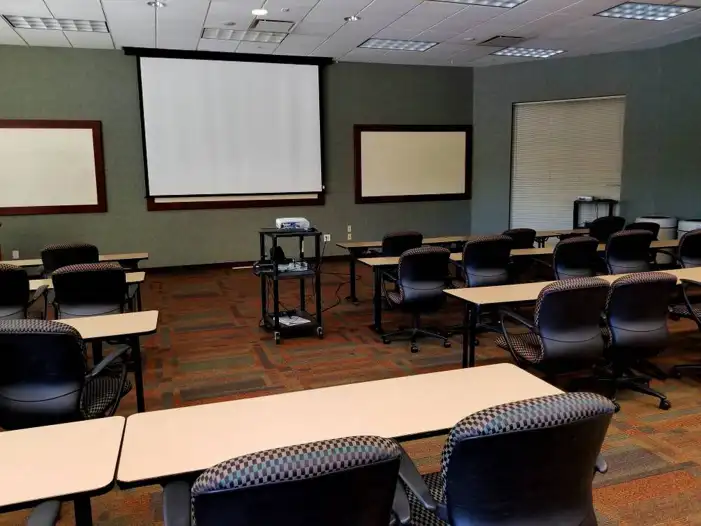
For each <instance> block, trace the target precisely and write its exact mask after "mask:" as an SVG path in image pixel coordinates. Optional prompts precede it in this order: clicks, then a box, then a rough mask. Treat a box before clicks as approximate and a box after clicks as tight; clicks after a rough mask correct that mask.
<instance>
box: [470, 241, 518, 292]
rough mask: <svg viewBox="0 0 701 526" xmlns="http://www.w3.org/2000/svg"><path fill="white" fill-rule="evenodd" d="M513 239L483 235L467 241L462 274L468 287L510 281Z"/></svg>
mask: <svg viewBox="0 0 701 526" xmlns="http://www.w3.org/2000/svg"><path fill="white" fill-rule="evenodd" d="M512 246H513V240H512V239H511V238H510V237H509V236H505V235H500V236H481V237H478V238H475V239H472V240H470V241H468V242H467V243H465V246H464V247H463V250H462V268H461V270H462V276H463V279H464V280H465V286H466V287H491V286H494V285H506V284H508V283H510V275H509V263H510V262H511V256H510V254H511V248H512Z"/></svg>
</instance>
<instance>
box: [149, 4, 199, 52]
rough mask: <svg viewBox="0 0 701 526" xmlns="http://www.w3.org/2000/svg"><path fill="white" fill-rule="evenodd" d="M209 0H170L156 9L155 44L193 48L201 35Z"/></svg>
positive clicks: (166, 46) (170, 47)
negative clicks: (173, 0) (183, 0)
mask: <svg viewBox="0 0 701 526" xmlns="http://www.w3.org/2000/svg"><path fill="white" fill-rule="evenodd" d="M208 9H209V0H187V2H170V3H169V4H168V7H167V8H163V9H158V10H157V11H156V13H157V19H156V23H157V27H156V28H157V31H158V33H157V37H158V40H157V42H156V45H157V46H158V47H159V48H164V49H195V48H196V47H197V43H198V42H199V40H200V36H201V35H202V28H203V27H204V22H205V18H206V17H207V10H208Z"/></svg>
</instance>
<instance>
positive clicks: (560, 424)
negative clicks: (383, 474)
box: [400, 393, 615, 526]
mask: <svg viewBox="0 0 701 526" xmlns="http://www.w3.org/2000/svg"><path fill="white" fill-rule="evenodd" d="M614 409H615V407H614V404H613V403H612V402H611V401H610V400H607V399H606V398H604V397H602V396H599V395H596V394H593V393H563V394H558V395H552V396H545V397H541V398H533V399H531V400H523V401H519V402H512V403H508V404H504V405H499V406H496V407H491V408H489V409H485V410H483V411H479V412H477V413H475V414H473V415H470V416H468V417H467V418H464V419H463V420H461V421H460V422H458V423H457V424H456V425H455V426H454V427H453V428H452V429H451V430H450V433H449V435H448V439H447V440H446V443H445V445H444V447H443V454H442V455H441V470H440V472H438V473H430V474H428V475H424V476H423V477H421V475H419V473H418V471H417V470H416V467H415V466H414V465H413V464H412V463H411V461H410V460H408V458H406V457H403V459H402V460H403V462H402V465H401V469H400V477H401V479H402V482H404V484H405V486H406V488H407V493H408V494H409V500H410V503H411V524H413V525H414V526H439V525H446V524H450V525H452V526H473V525H477V524H479V525H490V526H548V525H552V526H593V525H595V524H596V523H597V522H596V516H595V514H594V507H593V503H592V479H593V474H594V472H596V471H598V472H601V473H604V472H606V471H607V466H606V462H605V461H604V459H603V458H602V457H601V456H600V455H599V452H600V450H601V445H602V444H603V442H604V437H605V436H606V430H607V429H608V426H609V423H610V421H611V416H612V414H613V412H614Z"/></svg>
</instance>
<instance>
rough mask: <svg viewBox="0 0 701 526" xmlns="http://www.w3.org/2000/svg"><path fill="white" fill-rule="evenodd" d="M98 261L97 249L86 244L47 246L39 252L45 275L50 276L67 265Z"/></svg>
mask: <svg viewBox="0 0 701 526" xmlns="http://www.w3.org/2000/svg"><path fill="white" fill-rule="evenodd" d="M99 260H100V254H99V252H98V250H97V247H96V246H95V245H90V244H88V243H62V244H56V245H48V246H46V247H44V249H43V250H42V251H41V262H42V264H43V266H44V274H45V275H50V274H51V273H52V272H54V271H55V270H57V269H59V268H61V267H65V266H68V265H78V264H80V263H97V262H98V261H99Z"/></svg>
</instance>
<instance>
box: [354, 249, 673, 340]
mask: <svg viewBox="0 0 701 526" xmlns="http://www.w3.org/2000/svg"><path fill="white" fill-rule="evenodd" d="M678 244H679V240H678V239H664V240H660V241H653V242H652V243H651V244H650V248H657V249H660V248H674V247H676V246H678ZM554 250H555V247H537V248H517V249H513V250H512V251H511V256H512V257H536V256H548V255H550V256H552V254H553V251H554ZM605 250H606V245H605V244H604V243H601V244H600V245H599V247H598V251H599V252H604V251H605ZM450 259H451V261H453V262H454V263H460V262H462V252H453V253H451V254H450ZM358 262H359V263H361V264H363V265H366V266H368V267H370V268H371V269H372V271H373V292H372V311H373V322H372V324H371V325H370V328H371V329H373V330H374V331H375V332H377V333H379V334H382V333H383V332H384V331H383V329H382V274H383V273H384V272H386V271H387V270H388V269H390V268H392V267H396V266H397V265H398V264H399V257H394V256H381V257H368V258H359V259H358Z"/></svg>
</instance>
